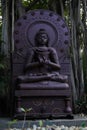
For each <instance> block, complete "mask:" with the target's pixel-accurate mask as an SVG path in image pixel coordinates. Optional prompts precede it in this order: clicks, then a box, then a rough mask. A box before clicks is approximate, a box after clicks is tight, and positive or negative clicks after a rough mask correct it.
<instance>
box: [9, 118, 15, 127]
mask: <svg viewBox="0 0 87 130" xmlns="http://www.w3.org/2000/svg"><path fill="white" fill-rule="evenodd" d="M15 123H17V119H14V120H12V121H9V122H8V128H9V129H10V128H11V127H12V125H13V124H15Z"/></svg>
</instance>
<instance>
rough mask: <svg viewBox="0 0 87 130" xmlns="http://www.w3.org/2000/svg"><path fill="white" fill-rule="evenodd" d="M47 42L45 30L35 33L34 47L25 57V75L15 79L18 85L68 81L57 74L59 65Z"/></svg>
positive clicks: (64, 76) (55, 53) (54, 51)
mask: <svg viewBox="0 0 87 130" xmlns="http://www.w3.org/2000/svg"><path fill="white" fill-rule="evenodd" d="M49 40H50V39H49V37H48V34H47V32H46V30H45V29H40V30H39V31H38V32H37V33H36V35H35V47H33V48H32V50H31V52H30V55H29V56H28V57H27V63H26V65H25V68H24V71H25V74H24V75H21V76H18V78H17V80H18V82H19V83H30V82H39V81H56V82H60V83H66V82H67V81H68V77H67V76H66V75H61V74H59V70H60V64H59V59H58V56H57V52H56V50H55V49H54V48H53V47H49ZM36 69H37V71H36ZM32 70H33V71H32Z"/></svg>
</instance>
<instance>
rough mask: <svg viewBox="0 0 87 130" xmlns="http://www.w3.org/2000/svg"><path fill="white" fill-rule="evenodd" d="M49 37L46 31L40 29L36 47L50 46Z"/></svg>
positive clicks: (37, 34)
mask: <svg viewBox="0 0 87 130" xmlns="http://www.w3.org/2000/svg"><path fill="white" fill-rule="evenodd" d="M48 42H49V37H48V34H47V32H46V30H45V29H40V30H39V31H38V32H37V33H36V36H35V43H36V46H48Z"/></svg>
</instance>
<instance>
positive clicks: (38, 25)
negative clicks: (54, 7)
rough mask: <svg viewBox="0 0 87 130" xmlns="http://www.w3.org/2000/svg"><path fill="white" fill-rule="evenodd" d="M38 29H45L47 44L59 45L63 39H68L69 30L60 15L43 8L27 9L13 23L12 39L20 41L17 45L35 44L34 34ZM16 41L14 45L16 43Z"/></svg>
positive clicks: (29, 45) (30, 45) (62, 42)
mask: <svg viewBox="0 0 87 130" xmlns="http://www.w3.org/2000/svg"><path fill="white" fill-rule="evenodd" d="M39 29H45V30H46V32H47V34H48V37H49V46H54V47H55V46H56V45H59V46H61V45H63V44H64V41H65V40H67V41H69V34H68V32H69V31H68V28H67V26H66V24H65V22H64V20H63V19H62V18H61V16H59V15H58V14H56V13H54V12H52V11H49V10H43V9H38V10H32V11H29V12H28V13H26V14H25V15H24V16H22V17H21V18H19V20H18V21H17V22H16V24H15V31H14V41H16V40H15V39H18V40H19V41H20V43H19V46H24V45H26V46H27V45H28V47H32V46H35V35H36V33H37V32H38V31H39ZM67 35H68V36H67ZM59 41H61V43H60V42H59ZM16 43H17V42H15V45H17V44H16Z"/></svg>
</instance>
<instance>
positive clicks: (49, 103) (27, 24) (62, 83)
mask: <svg viewBox="0 0 87 130" xmlns="http://www.w3.org/2000/svg"><path fill="white" fill-rule="evenodd" d="M69 40H70V38H69V31H68V28H67V26H66V24H65V22H64V20H63V19H62V18H61V17H60V16H59V15H57V14H55V13H54V12H52V11H47V10H35V11H34V10H33V11H30V12H29V13H27V14H25V15H24V16H22V17H21V18H20V19H19V20H18V21H17V22H16V24H15V30H14V41H15V47H14V48H15V50H14V53H13V59H12V61H13V76H12V77H13V86H14V88H13V93H14V95H13V96H14V97H15V100H14V102H15V104H14V106H13V107H14V108H15V110H14V113H13V114H14V116H16V117H18V118H20V117H22V116H23V113H22V112H21V111H20V107H24V108H29V107H31V108H32V111H31V112H29V113H27V117H28V118H50V117H53V118H58V117H60V116H62V117H63V116H64V117H65V116H67V115H71V113H72V109H71V106H72V103H71V80H70V59H69V56H68V49H69V44H70V42H69ZM14 97H13V99H14Z"/></svg>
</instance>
